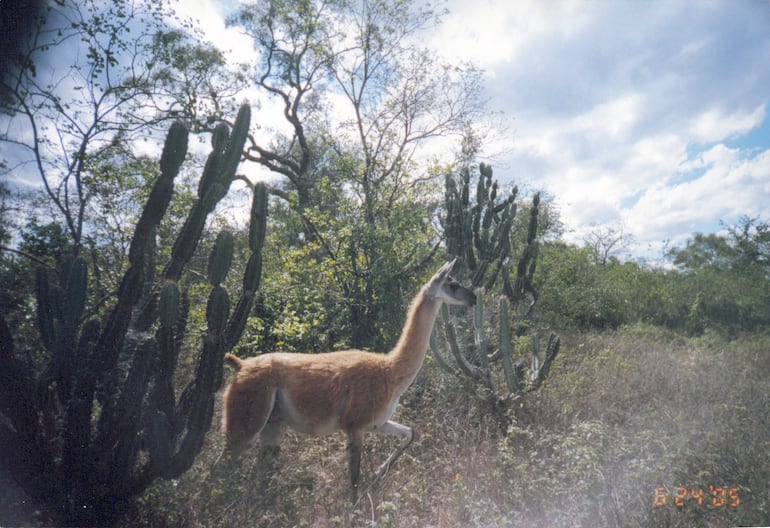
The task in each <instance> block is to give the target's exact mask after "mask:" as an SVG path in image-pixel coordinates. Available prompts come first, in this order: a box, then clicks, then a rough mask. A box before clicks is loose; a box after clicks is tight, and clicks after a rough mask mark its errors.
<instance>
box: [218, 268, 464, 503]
mask: <svg viewBox="0 0 770 528" xmlns="http://www.w3.org/2000/svg"><path fill="white" fill-rule="evenodd" d="M453 265H454V261H452V262H448V263H446V264H444V265H443V266H442V267H441V268H440V269H439V270H438V271H437V272H436V273H435V275H433V277H431V279H430V280H429V281H428V282H427V283H426V284H425V285H424V286H423V287H422V289H421V290H420V291H419V293H418V294H417V295H416V296H415V298H414V300H413V301H412V303H411V305H410V308H409V311H408V315H407V318H406V323H405V324H404V327H403V330H402V332H401V337H400V338H399V340H398V343H397V344H396V346H395V347H394V348H393V349H392V350H391V351H390V352H388V353H387V354H382V353H373V352H364V351H361V350H343V351H337V352H328V353H321V354H301V353H268V354H262V355H259V356H256V357H252V358H249V359H240V358H238V357H237V356H235V355H232V354H227V355H226V356H225V360H226V362H227V363H228V364H229V365H230V366H232V367H233V368H234V369H235V371H236V373H235V376H234V378H233V380H232V382H231V384H230V386H229V387H228V389H227V391H226V393H225V396H224V416H223V420H222V428H223V430H224V432H225V434H226V437H227V449H228V450H229V452H230V453H231V455H232V456H233V457H237V456H238V455H239V454H240V453H241V452H242V451H243V449H244V448H245V447H246V446H247V445H248V444H249V442H250V441H251V440H252V439H253V438H254V437H255V436H256V435H257V434H259V437H260V441H261V443H262V444H263V445H265V446H273V447H276V448H277V447H278V445H279V443H280V440H281V436H282V429H283V428H284V426H288V427H291V428H293V429H295V430H297V431H300V432H303V433H310V434H315V435H326V434H330V433H333V432H335V431H338V430H342V431H344V432H345V434H346V435H347V459H348V473H349V478H350V486H351V491H352V498H353V501H354V502H355V500H356V497H357V493H358V485H359V479H360V473H361V449H362V446H363V441H364V433H365V432H368V431H371V432H375V433H383V434H388V435H395V436H398V437H400V439H401V441H400V445H399V446H398V447H397V448H396V450H395V451H393V453H392V454H391V455H390V456H389V457H388V458H387V460H385V462H384V463H383V464H382V465H381V466H380V467H379V469H378V470H377V473H376V477H375V482H376V481H377V480H379V479H380V478H382V477H383V476H384V475H385V474H386V473H387V472H388V470H389V468H390V466H391V465H392V464H393V463H394V462H395V461H396V459H397V458H398V457H399V456H400V455H401V454H402V453H403V452H404V450H405V449H406V448H407V447H408V446H409V444H410V443H411V442H412V440H413V439H414V430H413V429H412V428H411V427H408V426H405V425H401V424H399V423H396V422H394V421H392V420H391V419H390V418H391V416H392V415H393V413H394V411H395V410H396V407H397V406H398V401H399V398H400V397H401V395H402V394H403V393H404V391H405V390H406V389H407V388H408V387H409V385H410V384H411V383H412V381H413V380H414V378H415V376H417V373H418V371H419V370H420V367H421V366H422V363H423V360H424V358H425V354H426V352H427V349H428V343H429V339H430V335H431V332H432V330H433V324H434V322H435V320H436V316H437V315H438V312H439V309H440V308H441V305H442V304H443V303H446V304H454V305H465V306H472V305H474V304H475V303H476V295H475V294H474V293H473V291H472V290H471V289H469V288H466V287H464V286H462V285H461V284H459V283H458V282H457V281H455V280H454V279H453V278H452V277H450V275H449V272H450V270H451V269H452V267H453Z"/></svg>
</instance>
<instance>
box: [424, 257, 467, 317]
mask: <svg viewBox="0 0 770 528" xmlns="http://www.w3.org/2000/svg"><path fill="white" fill-rule="evenodd" d="M456 260H457V259H455V260H453V261H452V262H447V263H446V264H444V265H443V266H441V267H440V268H439V270H438V271H437V272H436V274H435V275H433V277H431V279H430V280H429V281H428V283H427V284H426V285H425V295H426V296H428V297H429V298H432V299H435V300H437V301H442V302H445V303H447V304H460V305H463V306H473V305H474V304H476V294H475V293H473V290H471V289H470V288H466V287H465V286H463V285H462V284H460V283H459V282H457V281H456V280H454V279H453V278H452V277H451V276H450V275H449V272H450V271H451V270H452V267H453V266H454V265H455V261H456Z"/></svg>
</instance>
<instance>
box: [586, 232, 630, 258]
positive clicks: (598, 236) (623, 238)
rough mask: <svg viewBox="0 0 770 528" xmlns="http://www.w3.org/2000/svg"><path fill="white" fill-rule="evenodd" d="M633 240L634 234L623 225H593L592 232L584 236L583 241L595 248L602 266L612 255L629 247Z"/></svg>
mask: <svg viewBox="0 0 770 528" xmlns="http://www.w3.org/2000/svg"><path fill="white" fill-rule="evenodd" d="M633 240H634V236H633V235H631V234H630V233H626V232H625V229H624V228H623V226H622V225H619V226H617V227H614V226H611V225H606V226H603V227H602V226H597V225H593V229H592V230H591V232H590V233H588V234H586V235H585V236H584V237H583V242H584V243H585V244H586V246H588V247H589V248H591V249H593V250H594V253H596V256H597V258H598V259H599V263H600V264H601V265H602V266H604V265H606V264H607V261H608V260H609V259H610V257H611V256H613V255H615V254H617V253H619V252H621V251H623V250H625V249H627V248H628V246H629V245H630V244H631V243H632V242H633Z"/></svg>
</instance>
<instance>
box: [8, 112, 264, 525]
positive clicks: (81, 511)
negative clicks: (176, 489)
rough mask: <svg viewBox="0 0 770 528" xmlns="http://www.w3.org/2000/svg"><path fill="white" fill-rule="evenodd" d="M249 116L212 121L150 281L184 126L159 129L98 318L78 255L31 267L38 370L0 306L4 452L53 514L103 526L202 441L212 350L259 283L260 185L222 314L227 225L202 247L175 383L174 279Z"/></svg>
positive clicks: (175, 471)
mask: <svg viewBox="0 0 770 528" xmlns="http://www.w3.org/2000/svg"><path fill="white" fill-rule="evenodd" d="M249 120H250V109H249V107H248V105H244V106H242V107H241V109H240V111H239V113H238V117H237V119H236V121H235V123H234V125H233V128H232V132H230V130H229V128H228V127H227V126H226V125H223V124H222V125H219V126H217V128H216V129H215V130H214V132H213V135H212V147H213V148H212V152H211V154H210V156H209V158H208V160H207V163H206V165H205V168H204V171H203V175H202V177H201V179H200V184H199V192H198V199H197V200H196V201H195V203H194V204H193V205H192V207H191V208H190V210H189V214H188V216H187V218H186V220H185V222H184V225H183V227H182V229H181V231H180V233H179V235H178V237H177V238H176V241H175V243H174V246H173V248H172V250H171V254H170V257H169V259H168V262H167V263H166V266H165V268H164V269H163V273H162V274H161V275H160V278H159V282H158V283H155V275H154V269H155V258H156V257H155V236H156V227H157V226H158V224H159V223H160V221H161V219H162V218H163V216H164V215H165V212H166V209H167V207H168V205H169V203H170V200H171V196H172V193H173V186H174V185H173V181H174V178H175V177H176V176H177V174H178V173H179V170H180V167H181V165H182V162H183V161H184V159H185V156H186V153H187V141H188V140H187V137H188V132H187V128H186V127H185V126H184V125H183V124H182V123H179V122H177V123H174V124H173V125H172V126H171V127H170V129H169V131H168V134H167V136H166V141H165V145H164V148H163V153H162V155H161V159H160V164H159V169H160V170H159V175H158V178H157V180H156V181H155V184H154V186H153V188H152V190H151V191H150V194H149V196H148V198H147V201H146V203H145V206H144V208H143V210H142V213H141V215H140V218H139V220H138V221H137V224H136V226H135V228H134V234H133V238H132V240H131V243H130V246H129V251H128V268H127V270H126V271H125V273H124V275H123V277H122V280H121V282H120V284H119V287H118V290H117V293H116V295H115V302H114V304H113V306H112V307H111V308H110V309H109V310H108V313H107V315H106V317H104V319H103V320H99V319H97V318H95V317H94V316H92V315H90V312H89V310H88V308H89V307H88V272H87V265H86V263H85V261H84V260H83V259H82V258H80V257H67V258H65V259H63V260H62V261H61V262H60V265H59V269H58V272H52V271H50V270H48V269H42V268H41V269H39V270H38V271H37V275H36V285H35V289H36V296H37V319H38V326H39V329H40V335H41V340H42V343H43V346H44V347H45V349H46V351H47V353H48V356H49V357H50V360H49V362H48V365H47V367H46V368H45V370H44V372H43V373H42V374H41V375H40V376H38V377H37V378H34V376H32V375H30V373H29V372H28V371H29V369H28V365H26V363H25V362H24V361H23V360H21V359H20V358H19V357H17V356H18V354H17V353H16V351H15V350H14V348H13V339H12V338H11V336H10V329H9V328H8V326H7V324H6V322H5V320H4V319H3V318H2V316H0V345H2V346H1V347H0V348H2V352H0V412H2V413H3V414H4V415H5V416H7V417H8V419H9V420H11V422H12V425H13V427H12V429H13V431H15V434H16V435H17V436H16V438H14V442H13V445H14V446H16V447H15V448H13V447H9V448H8V449H14V451H13V455H14V456H13V458H14V460H15V461H16V465H17V467H18V469H19V471H20V472H21V473H24V474H26V475H27V476H29V477H30V479H29V487H28V491H31V492H32V493H33V494H34V495H35V496H36V498H38V499H40V500H42V501H45V502H48V503H49V504H51V505H52V506H53V507H55V508H56V509H57V513H58V515H59V519H58V520H59V521H60V522H61V523H62V524H77V525H92V524H97V525H109V524H111V523H112V522H114V521H115V519H116V518H117V516H119V515H120V514H121V513H122V511H124V509H125V508H126V507H127V506H128V504H129V501H130V499H131V498H132V497H133V496H135V495H136V494H138V493H140V492H141V491H142V490H144V489H145V488H146V487H147V486H148V485H149V484H150V483H151V482H152V481H153V480H154V479H156V478H172V477H177V476H179V475H180V474H181V473H182V472H184V471H185V470H187V469H188V468H189V467H190V465H191V464H192V462H193V459H194V457H195V456H196V454H197V453H198V452H199V451H200V449H201V447H202V445H203V440H204V435H205V433H206V432H207V431H208V429H209V427H210V425H211V419H212V415H213V408H214V393H215V391H216V390H217V389H218V388H219V386H220V384H221V380H222V356H223V354H224V353H225V352H226V351H228V350H229V349H230V348H232V347H233V346H234V345H235V344H236V343H237V342H238V340H239V339H240V336H241V333H242V331H243V328H244V326H245V323H246V319H247V318H248V315H249V312H250V309H251V306H252V301H253V298H254V296H255V292H256V290H257V288H258V287H259V279H260V277H259V276H260V273H261V251H262V246H263V242H264V232H265V228H266V218H267V190H266V188H265V187H264V186H257V187H258V191H257V190H256V189H255V205H254V206H253V207H252V226H251V230H252V231H253V232H254V234H253V235H252V234H251V233H250V236H249V249H250V259H249V265H248V266H247V268H246V272H245V274H244V277H243V281H242V284H243V289H242V291H241V293H240V297H239V301H238V305H237V306H236V309H235V310H234V312H233V314H232V315H230V300H229V294H228V293H227V291H226V290H225V288H224V286H223V283H224V282H225V279H226V277H227V274H228V271H229V269H230V267H231V262H232V259H233V246H234V242H233V237H232V235H231V234H230V233H226V232H225V233H220V234H219V235H218V237H217V240H216V243H215V244H214V248H213V250H212V251H211V254H210V256H209V265H208V270H207V278H208V282H209V285H210V293H209V300H208V303H207V310H206V312H207V313H206V319H207V328H206V330H205V332H204V335H203V338H202V343H201V346H200V351H199V354H198V361H197V366H196V369H195V373H194V375H193V376H192V379H191V380H190V381H189V382H188V383H187V384H186V386H184V387H183V389H182V390H181V391H180V392H179V393H177V391H176V389H175V386H174V383H173V380H174V376H175V369H176V364H177V358H178V357H179V353H180V350H181V347H182V342H183V338H184V336H185V334H187V333H188V332H187V324H188V314H189V309H190V299H189V296H188V294H187V292H186V291H185V290H184V288H181V287H180V278H181V277H182V275H183V273H184V271H185V269H186V267H187V265H188V263H189V262H190V259H191V257H192V255H193V253H194V251H195V249H196V247H197V245H198V243H199V241H200V239H201V235H202V232H203V228H204V225H205V222H206V219H207V217H208V215H209V214H210V213H211V212H212V211H213V209H214V207H215V206H216V204H217V203H218V202H219V200H221V198H222V197H223V196H224V195H225V194H226V193H227V190H228V188H229V187H230V183H231V182H232V181H233V177H234V174H235V170H236V168H237V165H238V162H239V161H240V156H241V152H242V149H243V146H244V143H245V140H246V134H247V133H248V129H249ZM257 202H258V203H257ZM10 430H11V429H9V431H10Z"/></svg>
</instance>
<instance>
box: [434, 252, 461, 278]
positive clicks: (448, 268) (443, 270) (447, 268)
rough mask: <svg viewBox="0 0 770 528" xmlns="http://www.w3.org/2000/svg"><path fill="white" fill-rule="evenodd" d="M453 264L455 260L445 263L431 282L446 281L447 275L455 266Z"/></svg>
mask: <svg viewBox="0 0 770 528" xmlns="http://www.w3.org/2000/svg"><path fill="white" fill-rule="evenodd" d="M455 262H457V259H456V258H455V259H454V260H452V262H447V263H446V264H444V265H443V266H441V267H440V268H439V269H438V271H437V272H436V274H435V275H433V279H432V280H431V282H434V281H435V282H442V281H443V280H444V279H446V277H447V275H449V272H450V271H452V268H453V267H454V265H455Z"/></svg>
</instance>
